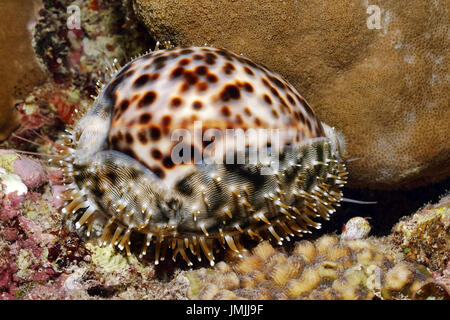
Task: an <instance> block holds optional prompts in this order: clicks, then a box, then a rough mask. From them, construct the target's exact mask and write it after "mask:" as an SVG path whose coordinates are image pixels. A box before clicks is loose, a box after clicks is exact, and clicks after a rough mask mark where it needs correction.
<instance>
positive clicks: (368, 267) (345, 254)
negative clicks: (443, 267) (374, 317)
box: [186, 235, 432, 300]
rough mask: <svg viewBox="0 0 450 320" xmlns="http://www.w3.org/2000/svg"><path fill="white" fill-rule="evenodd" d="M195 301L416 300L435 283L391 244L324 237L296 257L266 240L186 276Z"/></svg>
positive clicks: (303, 245) (297, 249)
mask: <svg viewBox="0 0 450 320" xmlns="http://www.w3.org/2000/svg"><path fill="white" fill-rule="evenodd" d="M186 276H187V277H188V278H189V280H190V283H191V284H190V288H189V290H188V297H189V298H190V299H206V300H209V299H333V300H334V299H373V298H376V297H378V298H381V299H414V298H419V296H418V293H420V289H421V288H422V286H423V285H425V284H427V283H429V282H431V281H432V278H431V274H430V273H429V272H428V271H427V270H426V268H425V267H423V266H419V265H415V264H413V263H408V262H406V261H404V260H403V259H402V257H401V255H399V253H398V252H396V251H395V250H393V249H392V248H391V247H390V246H389V243H387V242H385V241H382V240H379V239H375V238H369V239H364V240H362V239H360V240H350V241H345V240H341V239H340V238H339V237H337V236H333V235H325V236H322V237H321V238H319V239H317V240H315V241H313V242H311V241H307V240H302V241H300V242H297V243H295V246H294V248H293V250H292V252H291V253H287V252H286V251H284V250H282V249H278V248H277V249H276V248H274V247H272V245H271V244H270V243H269V242H267V241H264V242H261V243H260V244H258V245H257V246H256V247H255V248H254V249H253V250H252V252H245V253H244V254H243V255H242V257H239V256H237V255H235V256H234V257H232V258H231V259H230V260H229V262H220V263H218V264H217V265H216V266H215V268H214V269H199V270H195V271H190V272H187V274H186Z"/></svg>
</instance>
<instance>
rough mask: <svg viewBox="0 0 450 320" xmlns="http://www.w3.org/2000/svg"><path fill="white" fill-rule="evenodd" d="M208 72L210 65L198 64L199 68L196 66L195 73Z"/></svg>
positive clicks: (201, 74) (202, 73) (203, 73)
mask: <svg viewBox="0 0 450 320" xmlns="http://www.w3.org/2000/svg"><path fill="white" fill-rule="evenodd" d="M207 73H208V67H206V66H198V67H197V68H195V74H197V75H199V76H204V75H205V74H207Z"/></svg>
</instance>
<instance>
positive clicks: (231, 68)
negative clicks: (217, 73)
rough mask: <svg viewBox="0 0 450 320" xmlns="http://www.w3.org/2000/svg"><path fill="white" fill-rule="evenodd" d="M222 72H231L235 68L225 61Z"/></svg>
mask: <svg viewBox="0 0 450 320" xmlns="http://www.w3.org/2000/svg"><path fill="white" fill-rule="evenodd" d="M222 70H223V72H225V73H226V74H232V73H233V71H234V70H236V68H235V67H234V66H233V65H232V64H231V63H229V62H227V63H225V64H224V66H223V67H222Z"/></svg>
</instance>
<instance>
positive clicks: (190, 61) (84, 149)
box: [64, 47, 347, 264]
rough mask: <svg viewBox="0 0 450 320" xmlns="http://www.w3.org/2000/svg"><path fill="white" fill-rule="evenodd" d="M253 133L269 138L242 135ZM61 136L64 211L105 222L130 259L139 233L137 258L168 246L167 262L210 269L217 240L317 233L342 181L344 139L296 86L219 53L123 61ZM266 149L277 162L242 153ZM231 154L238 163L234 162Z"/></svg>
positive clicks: (107, 236)
mask: <svg viewBox="0 0 450 320" xmlns="http://www.w3.org/2000/svg"><path fill="white" fill-rule="evenodd" d="M261 129H262V130H265V131H264V132H266V135H268V136H269V140H264V139H259V138H258V137H257V136H256V135H251V134H248V133H249V132H260V131H257V130H261ZM196 130H197V131H196ZM198 130H199V132H200V135H201V137H200V139H197V135H198ZM230 130H231V131H230ZM252 130H253V131H252ZM274 130H275V131H274ZM177 132H184V133H186V132H188V133H192V139H189V140H188V142H186V141H185V139H184V137H183V139H181V140H180V136H179V135H177V134H175V133H177ZM208 132H209V133H211V132H212V133H213V134H212V136H213V137H209V139H208V137H206V139H205V135H207V134H208ZM224 132H225V134H222V133H224ZM237 132H238V133H242V132H243V134H244V135H243V136H239V137H237V136H238V133H237ZM274 132H276V137H277V139H276V141H275V140H274V139H271V138H273V136H275V133H274ZM219 133H221V134H219ZM267 133H268V134H267ZM203 134H205V135H203ZM174 136H175V138H174ZM230 136H231V137H232V138H234V139H227V138H229V137H230ZM236 137H237V138H236ZM69 140H71V141H72V145H71V147H70V148H68V150H69V151H67V155H68V156H67V159H66V162H65V164H64V165H65V167H66V173H67V175H68V176H69V178H70V179H72V183H71V184H70V190H69V191H68V192H67V194H66V196H67V199H68V200H70V201H71V202H70V203H69V204H68V205H67V207H66V208H65V211H66V212H73V213H77V212H79V211H81V212H82V213H83V214H82V216H81V218H80V220H79V221H78V223H77V227H81V226H83V227H84V226H86V228H87V231H88V232H90V230H91V228H92V224H93V222H94V220H95V219H96V217H103V218H106V219H107V222H106V224H105V227H104V231H103V235H102V238H101V241H102V243H105V244H106V243H112V244H115V245H117V246H118V247H119V248H120V249H123V248H126V250H127V251H128V252H129V250H130V248H129V245H130V235H131V233H134V232H136V233H140V234H143V235H144V236H145V237H146V240H145V241H144V246H143V248H142V250H141V255H144V254H146V252H147V249H148V247H149V246H151V244H152V243H153V244H154V245H155V262H156V263H157V262H158V261H159V259H164V255H165V252H166V251H167V249H168V248H170V249H171V250H172V257H173V259H174V260H175V259H176V257H177V256H178V254H180V255H181V256H182V258H183V259H184V260H185V261H187V262H188V264H192V262H191V258H190V256H192V255H193V256H196V257H197V258H198V259H199V260H200V259H201V257H202V255H204V256H205V257H206V258H207V259H208V260H209V261H210V262H211V263H213V261H214V255H213V250H214V249H215V247H217V243H219V244H221V245H222V246H223V247H229V248H231V249H232V250H234V251H237V252H238V251H240V250H241V249H242V245H241V242H240V240H241V237H242V236H244V235H245V236H248V237H250V238H255V239H264V238H268V237H270V238H272V239H275V240H276V241H277V242H278V243H281V242H282V241H283V240H284V239H290V238H289V237H293V236H294V235H301V234H302V233H304V232H309V229H308V227H310V226H312V227H315V228H319V227H320V224H319V223H318V222H316V221H315V220H314V219H316V218H318V217H320V218H325V219H328V217H329V215H330V214H331V213H333V212H334V211H335V209H334V205H336V204H337V203H339V201H340V200H341V197H342V192H341V191H340V188H341V187H342V186H343V184H344V183H345V180H346V175H347V172H346V170H345V165H344V163H343V161H342V160H341V156H340V149H341V147H342V141H341V140H340V138H339V137H338V135H337V134H336V133H335V131H334V130H333V129H332V128H330V127H328V126H327V125H326V124H323V123H321V122H320V121H319V120H318V119H317V117H316V116H315V115H314V112H313V111H312V110H311V108H310V107H309V106H308V104H307V103H306V101H305V100H304V98H303V97H302V96H301V95H300V94H299V93H298V92H297V91H296V90H295V88H293V87H292V86H291V85H290V84H289V83H288V82H286V81H285V80H284V79H282V78H281V77H280V76H279V75H277V74H276V73H273V72H271V71H270V70H268V69H267V68H266V67H264V66H261V65H259V64H257V63H254V62H252V61H250V60H248V59H247V58H244V57H242V56H240V55H236V54H234V53H231V52H229V51H227V50H224V49H216V48H207V47H191V48H174V49H168V50H159V51H156V52H152V53H149V54H146V55H144V56H141V57H139V58H137V59H135V60H133V61H131V62H130V63H128V64H127V65H125V66H124V67H123V68H122V69H121V70H119V71H118V73H117V74H116V75H115V76H114V77H113V79H112V80H111V81H110V82H109V83H108V84H107V85H105V86H104V87H103V88H102V90H101V92H100V94H99V96H98V97H97V99H96V101H95V103H94V106H93V107H92V108H91V109H90V110H89V111H88V112H87V113H86V115H84V116H83V118H81V119H80V121H79V122H78V123H77V125H76V126H75V128H74V130H73V131H72V132H71V134H70V135H69ZM230 140H231V143H230ZM242 141H245V143H244V144H243V145H242V146H241V147H242V149H239V148H238V146H239V145H241V144H242V143H243V142H242ZM275 144H276V146H277V148H278V149H277V150H279V151H278V153H277V154H276V155H277V158H276V160H277V165H276V166H275V167H274V166H273V165H272V162H270V161H269V162H267V163H266V162H264V163H263V162H261V161H259V162H250V161H248V159H247V158H245V157H248V155H249V150H250V148H251V147H250V146H253V145H256V147H257V148H259V149H261V148H263V149H265V151H267V152H268V151H271V152H272V151H273V150H274V149H275ZM180 146H181V148H180ZM240 151H243V154H244V158H245V160H244V161H243V162H238V161H234V160H236V159H238V156H239V152H240ZM187 153H189V155H187ZM229 154H232V159H233V161H231V162H230V161H229V160H230V159H229V158H227V157H228V155H229ZM174 155H178V156H185V157H184V158H183V159H186V156H187V158H188V159H189V160H190V161H182V162H180V161H176V159H175V158H174ZM207 159H209V160H211V161H206V160H207ZM265 169H270V170H268V171H267V170H266V171H264V170H265ZM267 172H269V173H267ZM80 209H81V210H80Z"/></svg>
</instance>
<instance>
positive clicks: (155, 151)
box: [150, 149, 163, 160]
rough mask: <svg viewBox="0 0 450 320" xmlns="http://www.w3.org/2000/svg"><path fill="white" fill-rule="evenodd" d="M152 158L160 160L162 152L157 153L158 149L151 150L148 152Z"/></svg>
mask: <svg viewBox="0 0 450 320" xmlns="http://www.w3.org/2000/svg"><path fill="white" fill-rule="evenodd" d="M150 153H151V155H152V157H153V158H154V159H156V160H161V158H162V156H163V155H162V152H161V151H159V150H158V149H152V151H151V152H150Z"/></svg>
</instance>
